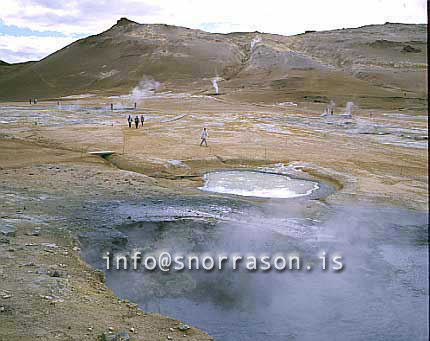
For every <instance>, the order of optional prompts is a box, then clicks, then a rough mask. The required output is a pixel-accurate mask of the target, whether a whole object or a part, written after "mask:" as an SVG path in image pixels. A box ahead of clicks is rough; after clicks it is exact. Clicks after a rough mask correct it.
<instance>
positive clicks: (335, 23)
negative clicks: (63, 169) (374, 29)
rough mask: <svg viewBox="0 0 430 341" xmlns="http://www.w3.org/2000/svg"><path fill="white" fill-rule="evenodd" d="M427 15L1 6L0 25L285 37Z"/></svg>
mask: <svg viewBox="0 0 430 341" xmlns="http://www.w3.org/2000/svg"><path fill="white" fill-rule="evenodd" d="M426 12H427V11H426V1H425V0H360V1H356V0H330V1H320V0H314V1H312V0H300V1H297V0H265V1H255V0H140V1H139V0H123V1H119V0H104V1H97V0H81V1H78V0H69V1H56V0H3V1H2V8H1V12H0V19H1V20H2V21H3V23H4V24H6V25H15V26H18V27H22V28H28V29H31V30H37V31H56V32H61V33H63V34H65V35H67V36H71V35H72V34H95V33H99V32H101V31H104V30H106V29H108V28H109V27H110V26H112V25H113V24H114V23H115V22H116V20H118V19H119V18H120V17H128V18H129V19H131V20H135V21H137V22H140V23H166V24H172V25H180V26H186V27H190V28H199V29H204V30H209V31H212V32H220V33H227V32H231V31H255V30H258V31H262V32H270V33H279V34H285V35H289V34H296V33H301V32H304V31H305V30H326V29H327V30H328V29H336V28H343V27H357V26H362V25H366V24H383V23H384V22H386V21H390V22H404V23H425V22H426V21H427V17H426ZM59 41H61V40H58V41H57V42H59ZM10 42H11V41H10ZM45 42H46V43H45ZM67 42H68V40H67V39H64V40H63V43H67ZM11 43H12V42H11ZM39 44H46V45H45V47H43V48H42V47H40V48H39V50H43V49H45V50H46V51H47V52H46V53H50V52H53V50H52V49H51V47H54V44H53V43H52V40H50V39H46V40H40V42H39ZM55 46H59V45H55ZM0 59H1V58H0Z"/></svg>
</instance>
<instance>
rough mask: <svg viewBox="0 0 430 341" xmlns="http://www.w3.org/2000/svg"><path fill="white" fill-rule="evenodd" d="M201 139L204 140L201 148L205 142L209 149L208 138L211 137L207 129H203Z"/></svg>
mask: <svg viewBox="0 0 430 341" xmlns="http://www.w3.org/2000/svg"><path fill="white" fill-rule="evenodd" d="M200 137H201V139H202V141H201V142H200V146H202V145H203V142H204V144H205V145H206V147H207V146H208V142H207V138H208V137H209V134H208V130H207V129H206V128H203V131H202V135H201V136H200Z"/></svg>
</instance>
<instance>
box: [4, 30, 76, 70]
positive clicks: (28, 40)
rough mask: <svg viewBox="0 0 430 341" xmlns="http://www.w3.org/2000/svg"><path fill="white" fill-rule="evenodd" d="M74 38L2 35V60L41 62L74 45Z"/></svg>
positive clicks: (10, 61) (9, 61)
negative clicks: (71, 44)
mask: <svg viewBox="0 0 430 341" xmlns="http://www.w3.org/2000/svg"><path fill="white" fill-rule="evenodd" d="M74 40H75V38H72V37H38V36H11V35H4V34H0V60H3V61H5V62H8V63H19V62H25V61H28V60H39V59H41V58H43V57H46V56H47V55H49V54H50V53H53V52H55V51H57V50H59V49H61V48H63V47H64V46H66V45H68V44H70V43H72V42H73V41H74Z"/></svg>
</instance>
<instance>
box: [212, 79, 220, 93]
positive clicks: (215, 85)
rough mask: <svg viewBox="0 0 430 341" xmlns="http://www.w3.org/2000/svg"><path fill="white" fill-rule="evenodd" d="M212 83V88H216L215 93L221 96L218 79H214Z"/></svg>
mask: <svg viewBox="0 0 430 341" xmlns="http://www.w3.org/2000/svg"><path fill="white" fill-rule="evenodd" d="M211 82H212V86H213V87H214V90H215V93H216V94H217V95H218V94H219V89H218V77H215V78H212V80H211Z"/></svg>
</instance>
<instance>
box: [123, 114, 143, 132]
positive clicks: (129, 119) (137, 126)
mask: <svg viewBox="0 0 430 341" xmlns="http://www.w3.org/2000/svg"><path fill="white" fill-rule="evenodd" d="M127 122H128V127H129V128H131V126H132V124H133V117H131V115H128V118H127ZM139 122H140V124H141V127H142V128H143V122H145V117H143V115H140V120H139V116H138V115H136V117H135V118H134V124H135V126H136V129H137V128H139Z"/></svg>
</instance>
